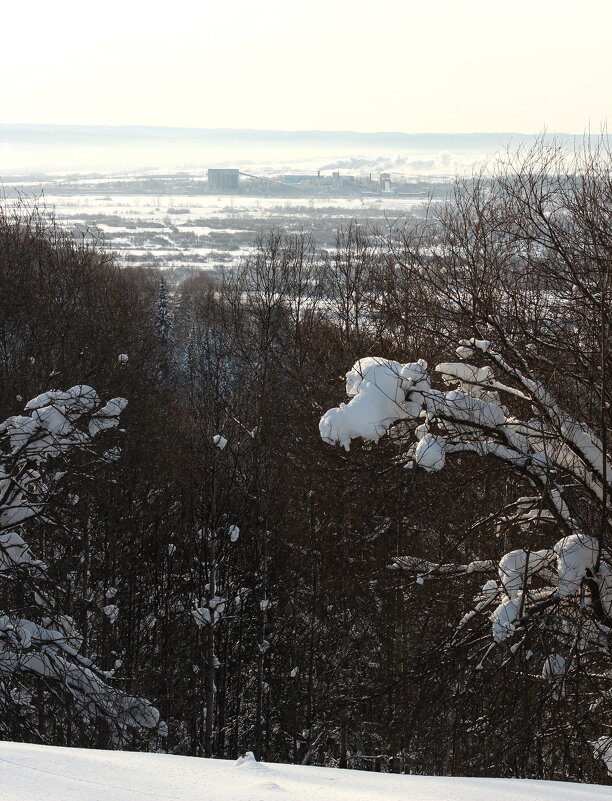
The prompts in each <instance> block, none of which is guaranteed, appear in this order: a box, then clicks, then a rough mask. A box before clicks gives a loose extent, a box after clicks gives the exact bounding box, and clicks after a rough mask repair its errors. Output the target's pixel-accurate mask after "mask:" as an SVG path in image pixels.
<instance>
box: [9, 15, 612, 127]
mask: <svg viewBox="0 0 612 801" xmlns="http://www.w3.org/2000/svg"><path fill="white" fill-rule="evenodd" d="M2 6H3V7H2V15H1V16H2V34H3V35H2V72H1V73H0V122H3V123H45V124H81V125H168V126H176V127H183V126H186V127H199V128H259V129H277V130H312V129H319V130H355V131H404V132H409V133H411V132H424V131H427V132H474V131H483V132H486V131H491V132H492V131H517V132H521V133H537V132H540V131H542V130H544V129H546V130H548V131H550V132H555V131H556V132H567V133H582V132H584V131H585V130H587V129H589V128H590V130H591V131H593V132H598V131H599V130H600V129H601V127H602V125H603V124H604V123H605V122H606V121H607V119H608V116H609V114H610V107H611V101H612V62H611V61H610V53H611V52H612V0H580V2H577V0H576V1H575V0H504V1H503V2H502V0H487V1H485V0H419V1H418V2H415V0H370V1H369V2H364V1H363V0H350V1H349V0H282V1H280V0H197V2H192V1H191V0H173V1H172V2H169V0H165V2H157V1H156V0H145V1H144V2H143V1H142V0H105V2H103V3H87V2H83V0H78V2H77V1H76V0H53V2H49V0H44V2H41V0H28V2H27V3H25V2H24V3H17V2H8V0H6V2H4V3H3V4H2Z"/></svg>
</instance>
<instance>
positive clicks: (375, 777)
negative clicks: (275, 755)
mask: <svg viewBox="0 0 612 801" xmlns="http://www.w3.org/2000/svg"><path fill="white" fill-rule="evenodd" d="M0 798H1V799H2V801H153V799H157V801H159V800H160V799H162V800H163V801H476V799H482V801H604V799H605V801H610V799H611V798H612V788H611V787H603V786H601V785H588V784H570V783H563V782H538V781H530V780H521V779H464V778H447V777H431V776H398V775H391V774H381V773H365V772H362V771H350V770H336V769H333V768H313V767H303V766H301V765H299V766H298V765H278V764H272V763H270V764H265V763H258V762H255V761H254V760H253V759H252V758H248V757H247V758H243V759H240V760H238V761H237V762H235V763H234V762H231V761H228V760H212V759H196V758H194V757H178V756H168V755H165V754H137V753H130V752H126V751H94V750H84V749H80V748H55V747H51V746H39V745H26V744H22V743H8V742H0Z"/></svg>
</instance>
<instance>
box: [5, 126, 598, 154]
mask: <svg viewBox="0 0 612 801" xmlns="http://www.w3.org/2000/svg"><path fill="white" fill-rule="evenodd" d="M592 136H593V135H592ZM540 138H542V139H544V141H553V140H555V141H557V142H559V141H561V142H563V141H575V140H582V139H583V138H586V137H585V136H584V135H582V134H569V133H554V134H553V133H544V134H533V133H530V134H524V133H518V132H499V133H479V132H473V133H427V132H423V133H402V132H399V131H395V132H392V131H377V132H374V133H366V132H359V131H321V130H313V131H306V130H304V131H273V130H258V129H248V128H172V127H160V126H146V125H120V126H104V125H34V124H0V142H2V141H4V142H7V143H39V142H43V141H44V142H45V143H47V144H49V143H56V144H59V143H68V142H75V141H79V142H81V143H83V144H85V143H103V142H108V143H110V142H113V143H117V142H121V141H127V140H130V141H133V140H134V139H138V140H140V141H150V142H157V143H161V142H176V141H191V142H202V143H204V142H206V143H211V144H212V143H223V144H225V145H227V144H230V143H231V144H236V145H242V144H251V145H254V144H257V145H266V144H269V145H281V144H282V145H289V146H290V145H310V146H315V147H316V146H328V145H335V146H339V145H344V146H353V147H358V146H361V147H366V146H376V147H386V148H398V149H410V150H413V149H461V150H472V149H490V148H500V147H505V146H507V145H509V144H514V145H518V144H521V143H524V144H531V143H533V142H535V141H536V140H537V139H540ZM593 138H597V137H596V136H593Z"/></svg>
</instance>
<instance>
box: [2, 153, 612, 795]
mask: <svg viewBox="0 0 612 801" xmlns="http://www.w3.org/2000/svg"><path fill="white" fill-rule="evenodd" d="M604 156H605V154H604ZM602 163H603V164H609V162H607V161H606V159H605V158H604V157H603V156H602V154H600V153H599V154H598V153H590V154H587V158H586V162H582V163H578V162H576V163H574V164H573V166H572V173H571V174H568V168H567V164H566V163H565V162H564V161H563V159H562V154H560V153H559V152H558V151H550V150H548V151H540V152H531V153H530V154H527V155H526V156H525V157H524V158H523V160H522V161H521V162H520V163H518V164H515V165H514V166H513V168H512V170H511V171H508V170H504V171H501V172H500V174H499V175H498V176H496V177H494V178H490V177H488V178H484V177H483V178H481V179H478V180H476V181H470V182H467V183H465V184H461V185H458V186H457V190H456V196H455V200H454V202H453V204H451V205H450V206H448V207H444V208H432V209H431V210H430V213H429V216H428V217H427V218H425V219H422V220H420V221H417V220H410V221H407V222H406V224H405V225H404V226H402V227H401V229H400V231H399V233H397V234H394V233H392V235H391V236H387V237H386V238H383V237H382V236H379V235H377V234H376V233H374V232H365V231H363V229H362V228H360V227H358V226H350V227H349V228H348V229H346V230H343V231H341V232H339V235H338V243H337V249H336V250H335V251H334V253H333V254H331V255H327V256H322V255H321V254H320V253H319V252H318V251H317V250H316V248H315V244H314V242H312V241H311V240H310V239H308V238H307V237H304V236H285V235H283V234H282V233H280V232H270V233H268V234H266V235H265V236H263V237H262V238H261V239H260V240H259V241H258V243H257V247H256V250H255V252H254V254H253V255H252V256H251V257H249V258H248V259H247V260H246V261H245V263H244V264H243V265H242V267H241V268H240V270H238V272H237V273H236V274H233V275H227V276H226V277H225V278H224V280H223V281H222V282H217V283H212V282H211V281H210V280H209V279H208V277H207V276H206V274H202V275H201V276H198V277H195V278H191V279H189V280H188V281H186V282H184V283H183V284H182V285H180V286H178V287H169V286H167V285H166V283H165V282H164V281H163V280H162V278H161V276H160V275H159V274H157V273H155V272H153V271H146V270H130V269H120V268H119V267H117V266H116V265H115V264H114V263H113V261H112V260H111V259H110V258H109V257H108V256H107V255H106V254H105V253H104V252H103V250H101V249H100V248H99V247H97V246H96V244H95V243H90V242H88V241H87V240H80V241H75V240H74V239H73V238H71V237H70V236H68V235H67V234H65V233H63V232H62V231H60V230H58V229H57V228H56V227H55V226H54V225H53V223H52V222H50V221H48V220H47V219H46V218H44V217H43V216H41V215H39V214H38V213H37V212H36V210H33V211H32V212H31V213H30V214H29V215H28V214H24V213H23V209H21V210H20V211H19V212H18V213H16V214H12V213H9V212H8V211H7V210H4V211H2V212H0V420H2V419H4V418H5V417H6V416H7V415H11V414H18V413H19V412H20V410H21V409H22V408H23V402H25V401H26V400H28V399H29V398H30V397H33V396H35V395H37V394H38V393H39V392H42V391H44V390H48V389H52V388H64V389H65V388H67V387H69V386H72V385H73V384H77V383H88V384H92V385H93V386H95V387H96V388H97V389H98V390H99V391H100V393H101V394H104V395H120V396H124V397H126V398H128V400H129V405H128V407H127V409H126V411H125V412H124V413H123V415H122V418H121V423H122V429H123V430H122V432H120V433H118V434H115V435H113V436H114V437H115V440H116V441H115V444H117V445H120V447H121V451H122V455H121V458H120V459H119V460H118V461H116V462H114V463H113V464H110V465H105V466H103V467H102V468H97V469H96V470H95V472H94V471H91V472H88V471H87V470H82V471H81V472H80V477H79V478H78V479H75V482H74V484H73V485H72V486H70V487H69V488H67V490H66V491H65V492H63V493H62V492H59V493H57V494H56V495H55V496H54V497H53V499H52V500H51V501H50V504H51V506H50V508H49V510H48V511H49V513H48V514H47V515H45V517H44V520H43V519H39V520H36V521H34V522H31V523H30V524H29V528H30V531H29V542H30V544H31V546H32V548H33V550H35V551H36V552H37V554H40V557H41V558H44V559H45V560H46V561H47V562H48V564H49V565H50V576H49V581H50V583H51V584H52V585H53V588H54V592H55V593H57V595H58V597H59V598H60V599H61V604H62V610H63V612H64V613H65V614H67V615H70V616H71V617H73V618H74V620H75V621H76V622H77V624H78V627H79V629H80V631H81V633H82V635H83V637H84V645H83V649H84V651H85V650H87V652H88V653H89V654H90V655H91V654H95V656H96V660H97V663H98V664H99V665H100V666H101V667H103V668H105V669H107V670H108V671H112V677H111V679H110V681H111V682H114V684H115V685H116V686H117V687H118V688H120V689H122V690H125V691H127V692H129V693H133V694H138V695H143V696H146V697H147V698H149V699H150V700H151V701H152V702H153V703H154V704H155V705H156V706H157V707H158V708H159V710H160V712H161V715H162V718H163V719H164V720H165V721H166V722H167V724H168V731H167V735H166V732H165V731H162V733H161V734H158V735H152V736H150V735H147V737H146V738H143V736H142V735H133V739H132V740H130V741H129V742H125V741H123V742H119V741H118V740H117V737H116V735H115V734H113V732H112V729H111V728H109V727H107V726H104V725H101V724H99V725H97V726H94V725H93V724H91V723H89V722H83V720H82V718H81V717H80V716H79V714H78V710H77V709H75V708H74V707H73V706H71V704H70V703H68V702H66V701H65V700H64V699H63V698H62V696H61V695H59V694H58V693H57V692H56V689H55V688H53V687H51V686H45V685H44V684H43V685H40V684H34V683H33V684H32V688H31V694H30V695H29V696H27V695H24V694H23V693H20V694H19V695H17V696H16V697H15V698H13V699H12V712H11V714H8V713H7V714H6V715H5V716H4V718H3V719H2V720H0V734H1V735H2V736H3V737H5V738H12V739H38V740H41V741H44V742H52V743H58V744H66V745H90V746H92V745H106V746H112V745H118V744H121V745H123V746H124V747H125V746H126V745H127V746H128V747H130V746H131V747H135V748H158V749H164V750H167V751H169V752H171V753H182V754H195V755H215V756H219V757H234V756H236V755H237V754H238V753H239V752H242V751H244V750H246V749H253V750H254V751H255V753H256V755H257V756H258V757H261V758H265V759H268V760H284V761H300V762H305V763H308V762H311V763H319V764H334V765H339V766H341V767H358V768H367V769H376V770H394V771H412V772H423V773H455V774H458V773H463V774H469V775H498V776H532V777H538V778H557V779H563V778H574V779H578V780H589V781H604V780H605V776H604V774H605V771H604V769H603V767H602V766H601V765H600V763H599V762H598V761H597V760H596V759H595V757H594V754H593V749H592V748H591V747H590V745H589V743H588V740H589V738H592V737H593V735H594V731H595V729H596V728H597V727H595V726H594V725H593V721H592V718H593V717H594V716H595V717H597V726H599V728H598V729H597V731H599V732H600V731H601V726H602V725H604V726H605V725H608V726H609V725H610V721H609V718H607V717H606V715H609V709H606V708H605V703H606V702H605V697H606V693H608V692H609V683H606V682H609V679H606V677H605V675H602V676H600V677H598V678H596V679H593V677H592V676H588V675H586V674H583V673H580V672H577V673H576V675H575V678H573V679H572V680H571V682H570V684H569V689H568V691H567V696H568V697H566V698H565V700H564V702H563V704H561V703H559V698H558V697H556V695H555V692H554V687H552V688H551V686H550V684H549V683H547V682H545V681H543V679H542V675H541V663H540V665H539V667H538V666H537V665H536V664H535V662H536V661H537V660H534V661H530V660H529V659H527V658H525V656H524V652H522V653H519V654H517V655H516V658H514V659H513V660H512V664H511V665H508V664H507V662H508V659H507V654H506V656H503V655H500V656H499V658H497V657H496V658H493V659H491V660H490V662H489V663H488V664H485V666H484V668H483V669H476V668H477V661H478V660H477V658H475V655H477V654H478V652H479V648H481V647H482V646H483V645H484V644H485V643H484V639H482V640H479V639H478V638H479V637H480V636H481V635H480V634H479V633H478V632H477V631H476V630H475V633H474V636H473V637H471V638H470V637H466V638H463V639H462V640H461V641H460V642H459V643H457V642H456V641H455V646H454V647H450V642H451V640H452V637H453V630H451V628H449V626H451V625H453V624H454V623H455V622H456V621H457V620H458V619H460V618H461V616H462V615H463V614H464V613H465V612H467V611H468V610H469V608H470V604H471V598H472V597H473V595H474V592H473V589H474V585H473V580H472V579H471V578H470V577H464V578H462V579H459V580H455V584H454V585H453V586H452V587H444V586H442V585H438V584H433V583H432V584H426V585H425V586H420V585H417V584H415V583H414V582H411V581H408V580H406V579H402V578H401V577H399V578H398V576H397V574H396V573H393V572H391V571H389V570H387V565H388V563H389V561H390V558H391V557H392V556H395V555H398V554H402V553H405V552H410V553H412V554H416V555H417V556H422V557H424V558H428V559H432V560H433V561H435V562H445V561H449V558H450V559H455V558H458V559H465V560H468V561H469V560H470V559H474V558H480V559H495V558H496V557H497V558H499V556H500V554H501V553H504V550H503V549H502V548H500V545H499V541H498V540H496V538H495V533H494V528H493V526H489V527H487V526H478V527H474V526H473V523H474V520H475V519H477V517H479V518H483V519H484V518H486V517H487V516H488V515H495V513H496V512H497V511H498V510H499V509H501V508H503V507H504V505H505V504H506V503H507V502H508V500H509V499H511V498H512V499H514V498H515V497H516V491H517V490H521V489H522V488H526V486H527V485H526V481H525V480H524V479H523V478H521V476H517V475H515V474H513V473H511V472H510V471H508V470H507V469H506V468H505V467H504V466H503V465H497V464H495V463H494V462H493V461H492V460H491V461H490V462H489V461H486V460H485V461H484V462H483V460H482V459H480V460H479V459H476V458H474V459H471V458H470V456H469V455H468V456H466V457H463V463H462V464H461V465H458V466H453V465H451V466H449V467H447V469H446V472H444V473H443V474H440V475H434V476H431V475H426V474H424V473H422V472H420V471H418V470H413V471H407V470H405V469H404V468H403V465H402V463H401V461H399V460H398V461H394V457H395V456H396V455H397V454H398V445H397V444H396V443H394V442H393V441H392V440H389V441H386V442H385V443H384V444H383V447H382V448H380V447H379V448H377V449H371V448H370V447H369V446H368V445H366V444H364V445H361V446H359V445H357V446H355V447H354V448H353V451H352V452H351V454H350V458H349V457H347V455H346V454H344V453H342V452H340V451H337V450H332V449H331V448H329V447H327V446H325V445H324V444H323V443H322V442H321V440H320V438H319V433H318V420H319V417H320V416H321V412H322V411H323V410H324V409H326V408H328V407H329V406H331V405H333V403H334V402H335V400H336V397H337V394H338V387H339V386H340V381H339V378H340V377H341V376H342V375H343V374H344V373H345V372H346V370H347V369H348V368H349V367H350V366H351V364H352V363H353V362H354V361H355V360H356V359H357V358H360V357H363V356H366V355H382V354H384V355H385V356H386V357H388V358H397V359H399V360H400V361H402V362H406V361H410V360H412V359H414V358H417V357H424V358H426V359H427V360H430V361H431V362H438V361H443V360H445V357H447V356H448V353H449V351H448V348H449V345H450V343H453V345H452V347H453V349H454V347H455V346H456V341H457V340H458V339H461V338H465V337H472V336H475V337H479V338H483V337H485V336H486V338H487V339H496V340H497V341H498V343H499V345H500V347H502V348H503V347H510V346H511V347H512V348H514V353H513V355H514V356H517V357H518V358H519V359H520V360H521V364H522V365H523V366H524V367H525V369H526V370H531V369H533V370H535V369H536V368H537V370H538V374H539V375H541V376H542V378H543V379H544V380H546V381H547V383H548V386H549V387H550V390H551V391H552V392H554V393H555V395H556V396H557V397H558V398H560V399H562V400H563V403H564V405H565V407H566V408H568V409H570V410H572V411H579V412H580V413H581V414H584V415H585V420H587V421H588V423H589V425H592V426H593V427H595V428H596V430H597V431H598V433H599V435H600V437H601V439H602V440H603V442H604V444H605V446H606V447H607V442H608V433H607V432H608V429H609V426H610V405H609V404H610V400H609V394H610V391H611V390H610V385H609V383H608V381H607V377H608V375H609V372H610V353H609V350H608V344H607V343H608V339H609V326H610V319H609V291H610V287H609V271H610V267H611V259H612V242H611V241H610V238H611V234H610V231H611V230H612V229H611V228H610V224H609V223H610V219H609V217H610V208H611V205H612V203H611V201H612V187H611V184H610V180H609V172H606V169H605V168H600V165H601V164H602ZM396 227H397V226H396ZM451 353H452V351H451ZM120 354H127V356H128V361H127V362H125V361H124V360H119V358H118V357H119V355H120ZM219 437H221V438H222V439H219ZM225 441H227V444H225ZM224 444H225V447H222V446H223V445H224ZM68 490H69V491H68ZM77 496H78V501H77V502H75V497H77ZM604 505H607V499H604ZM587 522H588V523H589V525H591V526H592V527H593V529H594V530H595V529H596V530H597V536H601V537H605V538H607V536H608V532H607V526H608V523H607V518H606V516H605V515H603V516H602V515H600V516H599V517H597V519H593V520H590V521H587ZM495 530H496V531H497V533H498V534H499V533H500V532H499V529H495ZM501 536H502V537H503V538H504V546H505V550H506V551H507V550H508V549H509V548H508V547H507V546H508V543H510V542H511V541H512V536H513V532H512V530H511V528H510V527H509V528H508V529H507V530H504V531H503V532H502V533H501ZM1 576H2V574H1V573H0V578H1ZM458 584H459V585H460V586H459V588H458ZM109 599H111V600H112V604H113V605H114V606H116V607H117V610H118V615H117V616H116V618H115V619H111V617H109V615H108V614H105V612H104V611H103V610H104V608H105V607H106V606H108V604H109ZM18 601H19V603H21V604H27V603H30V604H31V600H30V599H28V598H27V597H25V598H24V597H21V598H19V599H16V598H15V595H14V592H13V588H11V587H8V584H7V583H6V582H0V608H2V609H6V608H7V607H9V606H11V608H12V607H14V606H15V604H16V603H17V602H18ZM113 617H114V616H113ZM546 636H547V632H546V631H545V627H544V629H542V630H541V631H539V632H538V633H537V634H536V635H535V637H534V639H535V640H536V641H537V638H538V637H539V638H541V639H542V640H544V639H545V637H546ZM543 647H544V646H542V648H543ZM608 647H609V643H608ZM537 649H538V645H537V643H536V645H535V646H534V650H535V651H536V653H537ZM542 653H544V651H543V650H542ZM607 670H608V671H609V667H608V668H607ZM608 676H609V674H608ZM162 735H163V736H162Z"/></svg>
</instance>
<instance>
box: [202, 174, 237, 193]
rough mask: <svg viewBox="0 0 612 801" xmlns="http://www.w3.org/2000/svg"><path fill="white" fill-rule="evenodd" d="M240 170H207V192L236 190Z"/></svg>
mask: <svg viewBox="0 0 612 801" xmlns="http://www.w3.org/2000/svg"><path fill="white" fill-rule="evenodd" d="M239 181H240V170H208V190H209V192H237V191H238V183H239Z"/></svg>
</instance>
